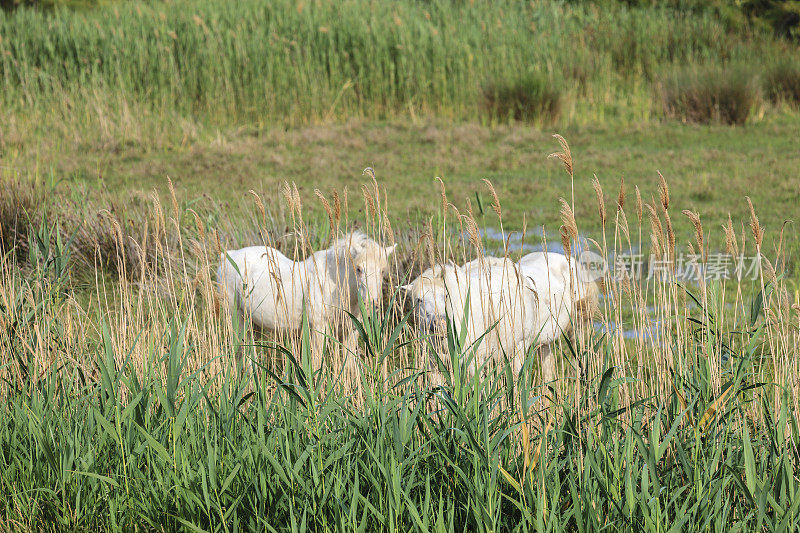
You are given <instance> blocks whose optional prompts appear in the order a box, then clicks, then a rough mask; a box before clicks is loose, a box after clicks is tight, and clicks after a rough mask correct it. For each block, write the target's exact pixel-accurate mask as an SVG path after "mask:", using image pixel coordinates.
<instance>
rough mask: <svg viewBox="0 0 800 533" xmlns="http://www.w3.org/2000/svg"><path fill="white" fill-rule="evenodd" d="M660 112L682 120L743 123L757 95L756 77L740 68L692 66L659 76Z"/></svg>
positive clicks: (748, 70) (757, 97)
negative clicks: (661, 107) (662, 109)
mask: <svg viewBox="0 0 800 533" xmlns="http://www.w3.org/2000/svg"><path fill="white" fill-rule="evenodd" d="M658 97H659V98H660V99H661V103H662V105H663V107H664V113H665V114H666V116H668V117H670V118H677V119H680V120H683V121H685V122H696V123H701V124H706V123H710V122H721V123H723V124H744V123H745V122H746V121H747V118H748V117H749V116H750V113H751V112H752V111H753V108H754V107H755V106H756V105H757V104H758V103H759V102H760V100H761V96H760V92H759V86H758V78H757V76H756V75H755V74H754V73H753V72H752V69H748V68H744V67H732V66H725V67H718V66H710V67H708V66H694V67H689V68H682V69H678V70H675V71H672V72H670V73H668V74H667V75H665V76H663V77H662V79H661V82H660V83H659V84H658Z"/></svg>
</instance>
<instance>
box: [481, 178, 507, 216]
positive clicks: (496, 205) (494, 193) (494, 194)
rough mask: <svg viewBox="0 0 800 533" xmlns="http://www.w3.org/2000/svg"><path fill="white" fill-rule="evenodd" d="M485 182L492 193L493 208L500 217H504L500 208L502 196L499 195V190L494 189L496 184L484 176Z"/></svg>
mask: <svg viewBox="0 0 800 533" xmlns="http://www.w3.org/2000/svg"><path fill="white" fill-rule="evenodd" d="M483 182H484V183H485V184H486V186H487V187H489V192H490V193H491V194H492V209H494V212H495V213H496V214H497V217H498V218H503V213H502V211H501V210H500V198H498V197H497V191H495V190H494V186H493V185H492V182H491V181H489V180H488V179H486V178H483Z"/></svg>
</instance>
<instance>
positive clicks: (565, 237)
mask: <svg viewBox="0 0 800 533" xmlns="http://www.w3.org/2000/svg"><path fill="white" fill-rule="evenodd" d="M558 233H559V234H560V235H561V246H563V247H564V255H565V256H567V260H569V259H570V258H571V257H572V245H571V241H570V230H569V229H568V228H567V227H566V226H565V225H564V224H561V226H560V227H559V228H558Z"/></svg>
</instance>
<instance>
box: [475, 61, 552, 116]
mask: <svg viewBox="0 0 800 533" xmlns="http://www.w3.org/2000/svg"><path fill="white" fill-rule="evenodd" d="M561 93H562V89H561V83H559V82H557V81H555V80H554V79H553V78H552V77H550V76H547V75H544V74H540V73H529V74H525V75H522V76H520V77H519V78H516V79H513V80H508V81H491V82H489V83H487V84H485V85H484V87H483V89H482V91H481V97H482V99H483V101H482V107H483V109H484V111H485V112H486V113H487V114H488V115H489V116H491V117H492V118H498V119H501V120H505V119H508V120H519V121H523V122H544V123H548V122H554V121H555V120H556V119H558V116H559V114H560V113H561V99H562V94H561Z"/></svg>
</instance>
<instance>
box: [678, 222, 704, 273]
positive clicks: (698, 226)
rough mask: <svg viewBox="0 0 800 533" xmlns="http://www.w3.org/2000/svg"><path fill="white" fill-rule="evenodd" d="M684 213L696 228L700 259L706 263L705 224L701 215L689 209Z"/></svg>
mask: <svg viewBox="0 0 800 533" xmlns="http://www.w3.org/2000/svg"><path fill="white" fill-rule="evenodd" d="M682 213H683V214H684V215H686V217H687V218H688V219H689V221H690V222H691V223H692V226H694V234H695V238H696V240H697V248H698V250H699V251H700V257H701V259H702V261H703V262H704V263H705V262H706V259H707V255H706V253H707V252H706V248H705V242H704V240H703V224H702V223H701V222H700V215H698V214H697V213H694V212H692V211H690V210H688V209H684V210H683V211H682Z"/></svg>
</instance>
